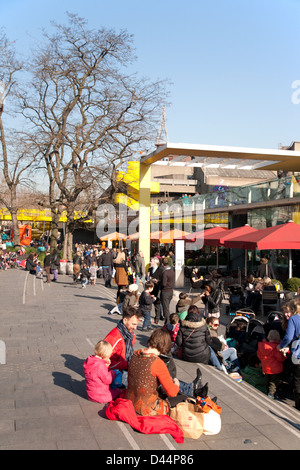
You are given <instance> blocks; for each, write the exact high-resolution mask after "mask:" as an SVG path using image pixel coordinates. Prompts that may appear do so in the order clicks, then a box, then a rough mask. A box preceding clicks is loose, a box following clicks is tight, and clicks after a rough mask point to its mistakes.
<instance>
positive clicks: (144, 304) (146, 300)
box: [139, 290, 154, 312]
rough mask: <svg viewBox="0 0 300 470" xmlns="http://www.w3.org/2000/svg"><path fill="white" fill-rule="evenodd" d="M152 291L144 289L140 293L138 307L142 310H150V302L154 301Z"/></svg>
mask: <svg viewBox="0 0 300 470" xmlns="http://www.w3.org/2000/svg"><path fill="white" fill-rule="evenodd" d="M151 295H152V292H151V293H150V294H149V292H146V291H145V290H144V291H143V292H142V293H141V295H140V298H139V307H140V309H142V310H146V311H147V312H151V308H152V304H153V302H154V298H153V297H151Z"/></svg>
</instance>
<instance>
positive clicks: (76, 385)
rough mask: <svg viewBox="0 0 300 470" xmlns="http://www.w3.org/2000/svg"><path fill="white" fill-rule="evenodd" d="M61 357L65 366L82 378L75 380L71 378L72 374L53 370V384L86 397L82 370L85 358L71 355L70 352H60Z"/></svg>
mask: <svg viewBox="0 0 300 470" xmlns="http://www.w3.org/2000/svg"><path fill="white" fill-rule="evenodd" d="M62 357H63V358H64V359H65V367H67V368H68V369H70V370H71V371H72V372H75V373H76V374H78V375H80V376H81V377H82V378H83V380H77V379H75V378H73V377H72V375H70V374H66V373H64V372H53V373H52V376H53V381H54V384H55V385H57V386H58V387H62V388H65V389H66V390H69V391H70V392H72V393H74V394H75V395H79V396H81V397H83V398H86V387H85V379H84V371H83V363H84V361H85V359H81V358H79V357H76V356H73V355H72V354H62Z"/></svg>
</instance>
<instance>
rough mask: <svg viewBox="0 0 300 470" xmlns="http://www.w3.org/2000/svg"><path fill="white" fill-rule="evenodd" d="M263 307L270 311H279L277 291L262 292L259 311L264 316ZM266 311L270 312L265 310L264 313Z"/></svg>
mask: <svg viewBox="0 0 300 470" xmlns="http://www.w3.org/2000/svg"><path fill="white" fill-rule="evenodd" d="M265 307H270V308H271V309H272V310H279V309H280V299H279V294H278V292H277V291H273V290H269V291H268V290H267V291H264V290H263V291H262V300H261V311H262V315H263V316H264V314H265ZM268 310H269V311H270V309H267V310H266V311H268Z"/></svg>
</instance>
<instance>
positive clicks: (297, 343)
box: [291, 336, 300, 365]
mask: <svg viewBox="0 0 300 470" xmlns="http://www.w3.org/2000/svg"><path fill="white" fill-rule="evenodd" d="M291 353H292V357H291V359H292V363H293V364H296V365H298V364H300V336H298V338H296V339H295V340H294V341H293V342H292V344H291Z"/></svg>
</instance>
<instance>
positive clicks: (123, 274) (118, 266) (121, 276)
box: [113, 250, 128, 298]
mask: <svg viewBox="0 0 300 470" xmlns="http://www.w3.org/2000/svg"><path fill="white" fill-rule="evenodd" d="M113 264H114V268H115V271H116V272H115V283H116V284H117V286H118V291H117V298H118V296H119V292H120V290H121V289H122V288H124V287H126V286H128V275H127V266H126V256H125V252H124V250H121V251H119V253H118V254H117V256H116V258H115V259H114V260H113Z"/></svg>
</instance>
